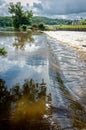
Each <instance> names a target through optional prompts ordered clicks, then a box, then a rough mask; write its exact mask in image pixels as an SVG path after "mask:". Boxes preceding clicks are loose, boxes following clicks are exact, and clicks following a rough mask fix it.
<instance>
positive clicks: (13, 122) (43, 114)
mask: <svg viewBox="0 0 86 130" xmlns="http://www.w3.org/2000/svg"><path fill="white" fill-rule="evenodd" d="M50 106H51V94H50V93H49V94H47V86H46V83H45V82H44V80H43V79H42V82H41V83H38V82H35V81H34V80H33V79H31V80H25V81H24V84H23V86H20V85H19V84H16V85H15V86H14V87H12V88H11V89H10V90H8V89H7V87H6V85H5V81H4V80H3V79H0V129H1V130H5V129H7V128H8V130H12V129H13V130H15V129H16V130H17V129H18V130H20V129H25V130H32V129H33V128H34V130H37V129H45V130H48V129H50V123H49V122H48V118H49V115H51V110H50ZM45 122H46V123H45Z"/></svg>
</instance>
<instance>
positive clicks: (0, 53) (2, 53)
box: [0, 47, 7, 56]
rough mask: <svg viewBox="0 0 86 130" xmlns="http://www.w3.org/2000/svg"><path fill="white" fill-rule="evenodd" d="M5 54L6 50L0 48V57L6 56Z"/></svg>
mask: <svg viewBox="0 0 86 130" xmlns="http://www.w3.org/2000/svg"><path fill="white" fill-rule="evenodd" d="M6 54H7V50H6V49H5V48H4V47H3V48H0V56H2V55H4V56H5V55H6Z"/></svg>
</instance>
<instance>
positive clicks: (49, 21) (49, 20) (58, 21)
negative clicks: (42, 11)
mask: <svg viewBox="0 0 86 130" xmlns="http://www.w3.org/2000/svg"><path fill="white" fill-rule="evenodd" d="M32 22H33V23H40V22H43V23H45V24H47V25H56V24H64V25H67V24H71V23H72V21H71V20H67V19H52V18H48V17H39V16H34V17H33V18H32Z"/></svg>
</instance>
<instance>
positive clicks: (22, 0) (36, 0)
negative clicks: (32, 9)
mask: <svg viewBox="0 0 86 130" xmlns="http://www.w3.org/2000/svg"><path fill="white" fill-rule="evenodd" d="M5 1H6V2H7V3H9V2H13V3H16V2H21V3H22V5H26V4H27V3H29V4H30V5H33V2H36V3H37V2H38V0H5Z"/></svg>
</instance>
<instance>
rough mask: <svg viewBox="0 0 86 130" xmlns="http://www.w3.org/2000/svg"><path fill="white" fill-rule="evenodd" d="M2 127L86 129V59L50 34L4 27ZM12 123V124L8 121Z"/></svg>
mask: <svg viewBox="0 0 86 130" xmlns="http://www.w3.org/2000/svg"><path fill="white" fill-rule="evenodd" d="M0 47H5V48H6V49H7V51H8V53H7V55H6V56H0V93H1V96H0V105H1V108H0V115H1V117H0V129H1V130H5V129H7V127H8V129H9V130H10V129H11V130H12V129H13V130H15V129H16V130H17V129H18V130H19V129H25V130H33V129H34V130H38V129H39V130H42V129H43V130H44V129H45V130H84V129H86V100H85V99H86V61H85V60H84V59H83V58H81V55H80V53H79V52H78V51H75V50H74V49H73V48H72V47H70V46H67V45H65V44H61V43H60V42H57V41H55V40H54V39H52V38H50V37H48V36H47V35H46V34H33V35H29V34H28V33H18V32H17V33H14V32H0ZM5 124H6V125H5Z"/></svg>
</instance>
